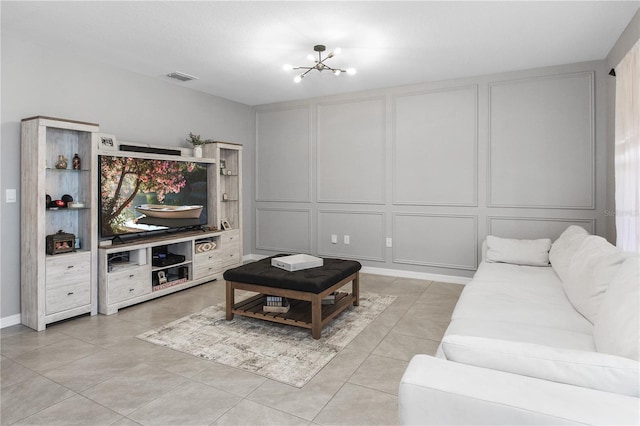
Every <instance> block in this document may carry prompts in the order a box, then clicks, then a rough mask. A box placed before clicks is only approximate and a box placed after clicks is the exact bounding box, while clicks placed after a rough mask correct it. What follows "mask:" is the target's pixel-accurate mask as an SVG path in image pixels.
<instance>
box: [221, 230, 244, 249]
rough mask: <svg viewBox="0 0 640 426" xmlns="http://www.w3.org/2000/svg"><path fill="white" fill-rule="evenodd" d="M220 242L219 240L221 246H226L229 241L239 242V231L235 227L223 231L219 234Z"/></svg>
mask: <svg viewBox="0 0 640 426" xmlns="http://www.w3.org/2000/svg"><path fill="white" fill-rule="evenodd" d="M220 242H221V245H222V248H226V247H227V246H228V245H229V244H230V243H236V244H239V243H240V231H238V230H237V229H235V230H233V231H227V232H224V233H223V234H222V235H220Z"/></svg>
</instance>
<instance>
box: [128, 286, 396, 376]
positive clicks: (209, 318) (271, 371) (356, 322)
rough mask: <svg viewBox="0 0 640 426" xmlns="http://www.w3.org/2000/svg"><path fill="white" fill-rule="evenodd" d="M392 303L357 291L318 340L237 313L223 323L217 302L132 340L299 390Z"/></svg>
mask: <svg viewBox="0 0 640 426" xmlns="http://www.w3.org/2000/svg"><path fill="white" fill-rule="evenodd" d="M395 299H396V296H386V295H379V294H375V293H361V294H360V306H351V307H349V308H348V309H346V310H345V311H343V312H342V313H341V314H340V315H338V316H337V317H336V318H334V319H333V320H332V321H330V322H329V323H328V324H327V325H326V326H325V327H324V328H323V329H322V338H321V339H319V340H315V339H313V337H311V330H309V329H305V328H299V327H294V326H289V325H281V324H276V323H272V322H268V321H263V320H257V319H253V318H247V317H240V316H238V315H236V316H235V317H234V319H233V320H231V321H227V320H225V308H224V305H223V304H220V305H214V306H210V307H208V308H206V309H203V310H202V311H200V312H197V313H195V314H192V315H189V316H186V317H184V318H180V319H178V320H176V321H173V322H170V323H169V324H167V325H164V326H162V327H159V328H156V329H153V330H150V331H147V332H145V333H143V334H140V335H139V336H137V337H138V338H139V339H142V340H145V341H147V342H151V343H155V344H156V345H160V346H165V347H167V348H171V349H175V350H178V351H181V352H184V353H187V354H191V355H194V356H197V357H200V358H204V359H208V360H211V361H216V362H219V363H221V364H225V365H228V366H231V367H236V368H240V369H243V370H246V371H250V372H252V373H255V374H259V375H261V376H264V377H267V378H269V379H273V380H277V381H279V382H282V383H286V384H288V385H292V386H296V387H299V388H300V387H302V386H304V385H305V384H306V383H307V382H308V381H309V380H311V378H313V376H315V375H316V373H318V372H319V371H320V370H321V369H322V368H323V367H324V366H325V365H326V364H327V363H328V362H329V361H331V359H333V357H334V356H336V354H338V353H339V352H340V351H341V350H342V349H343V348H344V347H345V346H347V345H348V344H349V342H351V340H353V338H354V337H355V336H357V335H358V334H359V333H360V332H361V331H362V330H364V328H365V327H366V326H367V325H369V323H371V321H373V319H374V318H376V317H377V316H378V315H379V314H380V313H381V312H382V311H384V310H385V309H386V308H387V307H388V306H389V305H390V304H391V303H393V301H394V300H395Z"/></svg>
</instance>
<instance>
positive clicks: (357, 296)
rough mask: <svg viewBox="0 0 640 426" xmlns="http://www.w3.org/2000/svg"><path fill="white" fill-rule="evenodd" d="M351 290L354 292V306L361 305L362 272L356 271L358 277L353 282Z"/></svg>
mask: <svg viewBox="0 0 640 426" xmlns="http://www.w3.org/2000/svg"><path fill="white" fill-rule="evenodd" d="M351 292H352V293H353V306H360V272H356V277H355V278H354V279H353V283H351Z"/></svg>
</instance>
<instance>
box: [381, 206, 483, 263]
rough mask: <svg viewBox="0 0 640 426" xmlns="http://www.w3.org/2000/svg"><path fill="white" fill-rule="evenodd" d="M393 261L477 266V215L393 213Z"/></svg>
mask: <svg viewBox="0 0 640 426" xmlns="http://www.w3.org/2000/svg"><path fill="white" fill-rule="evenodd" d="M393 235H394V248H393V262H394V263H406V264H411V265H425V266H437V267H443V268H455V269H468V270H475V269H476V268H477V266H478V250H477V241H478V218H477V216H473V215H444V214H426V213H394V214H393Z"/></svg>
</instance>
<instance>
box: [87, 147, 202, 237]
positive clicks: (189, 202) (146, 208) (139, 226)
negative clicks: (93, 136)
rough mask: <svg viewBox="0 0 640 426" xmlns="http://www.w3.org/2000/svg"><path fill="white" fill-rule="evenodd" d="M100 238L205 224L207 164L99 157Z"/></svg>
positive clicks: (181, 228) (190, 227)
mask: <svg viewBox="0 0 640 426" xmlns="http://www.w3.org/2000/svg"><path fill="white" fill-rule="evenodd" d="M98 162H99V167H100V197H99V203H100V205H99V211H100V214H99V216H100V217H99V221H100V224H99V226H100V238H101V239H106V238H110V237H112V238H113V237H120V236H123V235H128V236H132V235H133V234H138V235H144V234H149V233H157V232H166V231H168V230H173V231H175V230H188V229H193V228H199V227H201V226H202V225H206V224H207V193H208V192H207V191H208V188H207V171H208V167H207V166H208V164H206V163H195V162H190V161H180V160H155V159H147V158H135V157H126V156H115V155H114V156H110V155H100V156H99V157H98Z"/></svg>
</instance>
